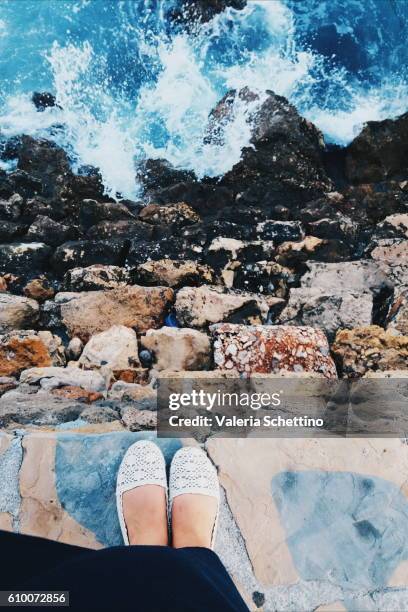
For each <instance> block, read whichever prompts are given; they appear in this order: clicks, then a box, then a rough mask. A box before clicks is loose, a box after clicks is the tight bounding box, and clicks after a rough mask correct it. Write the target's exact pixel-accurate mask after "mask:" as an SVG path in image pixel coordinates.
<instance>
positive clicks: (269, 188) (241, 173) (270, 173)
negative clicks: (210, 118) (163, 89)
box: [221, 92, 331, 208]
mask: <svg viewBox="0 0 408 612" xmlns="http://www.w3.org/2000/svg"><path fill="white" fill-rule="evenodd" d="M236 97H237V99H238V98H239V93H238V94H236ZM251 119H252V121H251V124H252V126H253V127H252V137H251V145H252V147H248V148H246V149H244V150H243V152H242V157H241V161H240V162H238V163H237V164H236V165H235V166H234V167H233V169H232V170H231V171H230V172H227V174H226V175H225V176H224V177H223V179H222V180H221V183H222V184H223V185H226V186H228V187H230V188H231V189H233V191H234V193H236V194H239V202H240V203H245V204H247V205H252V204H255V205H257V206H261V207H265V208H271V207H274V206H276V205H281V204H283V205H284V206H286V207H289V208H291V207H293V206H298V205H299V204H301V203H302V202H307V201H308V200H312V199H313V198H315V197H317V196H318V195H320V194H322V193H323V192H325V191H330V188H331V183H330V180H329V179H328V177H327V175H326V173H325V170H324V167H323V159H322V152H323V148H324V142H323V137H322V135H321V133H320V132H319V130H318V129H317V128H316V127H315V126H314V125H313V124H311V123H310V122H308V121H306V120H305V119H303V118H302V117H300V115H299V114H298V113H297V111H296V109H295V107H294V106H292V105H291V104H289V102H288V101H287V100H286V99H285V98H283V97H281V96H277V95H275V94H274V93H273V92H267V94H266V97H264V99H263V100H262V102H259V104H258V108H257V109H256V110H254V111H253V112H252V117H251Z"/></svg>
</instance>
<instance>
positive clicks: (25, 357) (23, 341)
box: [0, 331, 53, 376]
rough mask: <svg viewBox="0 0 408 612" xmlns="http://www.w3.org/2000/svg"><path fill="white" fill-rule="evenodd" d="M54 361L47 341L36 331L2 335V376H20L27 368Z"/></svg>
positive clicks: (0, 344)
mask: <svg viewBox="0 0 408 612" xmlns="http://www.w3.org/2000/svg"><path fill="white" fill-rule="evenodd" d="M45 333H46V334H49V335H50V336H51V334H50V333H49V332H45ZM52 363H53V360H52V358H51V354H50V351H49V349H48V347H47V345H46V343H45V342H44V340H43V339H42V338H41V337H40V336H39V335H38V334H37V333H36V332H34V331H27V332H20V333H18V332H11V333H8V334H4V335H2V336H0V376H18V375H19V374H20V373H21V372H22V371H23V370H26V369H27V368H32V367H43V366H50V365H52Z"/></svg>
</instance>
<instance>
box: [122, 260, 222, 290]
mask: <svg viewBox="0 0 408 612" xmlns="http://www.w3.org/2000/svg"><path fill="white" fill-rule="evenodd" d="M132 276H133V278H134V280H135V281H136V282H139V283H140V284H142V285H164V286H166V287H173V288H174V289H175V288H178V287H181V286H183V287H185V286H197V285H202V284H203V283H209V284H211V283H212V282H214V271H213V270H212V269H211V268H210V267H209V266H206V265H202V264H199V263H197V262H195V261H189V260H187V261H177V260H174V259H159V260H158V261H147V262H146V263H144V264H140V265H139V266H137V268H136V269H135V270H134V271H133V273H132Z"/></svg>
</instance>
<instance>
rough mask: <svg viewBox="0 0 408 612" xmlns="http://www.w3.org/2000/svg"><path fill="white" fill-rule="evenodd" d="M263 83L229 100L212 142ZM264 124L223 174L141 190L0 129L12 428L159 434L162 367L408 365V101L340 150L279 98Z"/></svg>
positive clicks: (265, 111)
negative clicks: (103, 427)
mask: <svg viewBox="0 0 408 612" xmlns="http://www.w3.org/2000/svg"><path fill="white" fill-rule="evenodd" d="M256 97H257V94H254V93H253V92H251V91H250V90H249V89H244V90H241V91H239V92H236V91H231V92H229V93H228V94H227V95H226V96H224V98H223V99H222V100H221V101H220V102H219V104H218V105H217V107H216V108H215V109H214V110H213V111H212V113H211V115H210V117H209V123H208V130H207V137H206V138H207V139H208V141H209V142H210V141H216V142H219V143H222V138H223V130H224V129H225V127H226V125H227V124H228V122H229V121H230V120H231V117H232V113H233V109H234V103H235V101H236V100H237V99H239V100H240V101H241V102H242V101H243V100H244V101H246V100H247V101H248V102H249V101H253V100H254V99H256ZM33 103H34V104H35V105H36V106H37V109H38V112H41V111H42V110H43V109H44V105H45V106H49V105H52V104H55V101H54V100H53V98H52V96H51V94H35V95H34V96H33ZM251 119H252V126H253V127H252V138H251V146H250V147H248V148H246V149H244V151H243V153H242V158H241V161H240V162H239V163H238V164H236V165H235V166H234V167H233V168H232V170H231V171H230V172H228V173H227V174H226V175H224V176H223V177H221V178H220V179H217V180H216V179H204V180H201V181H200V180H198V179H197V178H196V177H195V176H194V174H193V173H192V172H188V171H183V170H179V169H175V168H173V167H172V166H171V165H170V164H169V163H168V162H166V161H165V160H148V161H146V162H145V164H144V165H143V167H140V168H139V169H138V171H137V174H138V180H139V181H140V182H141V183H142V184H143V186H144V195H143V198H142V199H141V201H128V200H124V199H121V198H120V194H118V195H119V197H118V198H117V199H116V200H114V199H112V198H110V197H107V196H106V194H104V188H103V184H102V181H101V177H100V175H99V172H98V169H97V168H89V167H86V168H81V169H80V171H79V172H78V173H74V172H73V171H72V169H71V168H72V165H71V160H70V159H69V157H68V155H67V153H66V152H65V151H63V150H62V149H61V148H59V147H58V146H56V145H55V144H53V143H52V142H51V141H47V140H43V139H35V138H32V137H30V136H26V135H21V136H19V137H15V138H11V139H7V138H6V137H4V136H2V135H1V134H0V152H1V155H0V158H1V160H2V161H3V162H9V163H11V164H13V165H14V169H13V170H10V171H6V170H0V243H1V244H0V394H1V397H0V426H1V427H3V428H4V427H7V428H14V427H18V426H20V425H24V426H26V425H33V426H47V427H55V426H61V424H63V423H70V422H72V421H75V422H78V423H80V424H83V423H101V422H106V421H112V422H115V423H116V422H117V425H118V427H125V428H129V429H131V430H139V429H149V428H154V427H155V424H156V415H155V407H156V398H155V389H154V386H155V380H156V379H157V377H158V375H159V373H160V372H163V371H166V372H168V371H171V370H173V371H178V372H186V377H188V376H190V377H191V376H192V374H191V373H192V372H197V371H202V370H207V371H213V370H214V371H216V372H217V374H220V375H221V374H223V373H224V372H228V371H229V372H235V373H239V374H243V375H249V374H251V373H254V372H257V373H263V374H269V375H279V374H282V375H291V374H295V375H296V376H299V375H305V376H309V375H313V376H314V375H319V376H326V377H337V376H339V377H359V376H364V375H371V374H372V373H373V372H383V373H384V376H388V375H394V376H398V375H403V374H405V375H406V372H407V371H408V158H407V153H408V151H407V142H408V114H405V115H403V116H401V117H399V118H397V119H395V120H386V121H382V122H377V123H375V122H372V123H369V124H367V125H366V126H365V127H364V129H363V131H362V132H361V134H360V135H359V136H357V138H356V139H355V140H354V141H353V142H352V143H351V144H350V145H349V146H348V147H347V148H344V149H341V148H339V147H328V146H326V145H325V143H324V140H323V137H322V135H321V133H320V132H319V130H318V129H317V128H316V127H315V126H314V125H312V124H311V123H310V122H308V121H306V120H305V119H304V118H302V117H301V116H299V114H298V113H297V111H296V109H295V108H294V107H293V106H291V105H290V104H289V103H288V102H287V100H285V99H284V98H282V97H280V96H276V95H275V94H273V93H272V92H268V94H267V96H266V97H265V99H264V101H263V102H261V101H260V104H259V105H258V107H257V110H256V111H254V114H253V116H252V118H251ZM401 371H405V372H401Z"/></svg>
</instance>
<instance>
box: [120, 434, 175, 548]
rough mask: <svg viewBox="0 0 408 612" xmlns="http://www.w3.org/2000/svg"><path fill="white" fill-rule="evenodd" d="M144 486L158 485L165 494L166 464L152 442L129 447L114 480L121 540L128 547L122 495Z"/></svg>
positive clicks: (145, 441) (142, 441)
mask: <svg viewBox="0 0 408 612" xmlns="http://www.w3.org/2000/svg"><path fill="white" fill-rule="evenodd" d="M144 485H158V486H159V487H163V489H164V490H165V492H166V505H167V477H166V462H165V460H164V457H163V453H162V452H161V450H160V448H159V447H158V446H157V444H154V442H149V441H148V440H140V441H139V442H135V443H134V444H132V446H129V448H128V449H127V451H126V453H125V456H124V457H123V459H122V463H121V464H120V468H119V472H118V477H117V480H116V507H117V509H118V517H119V523H120V528H121V530H122V535H123V540H124V542H125V544H126V545H127V546H129V536H128V531H127V527H126V523H125V517H124V514H123V494H124V493H126V491H130V490H131V489H136V488H137V487H143V486H144Z"/></svg>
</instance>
